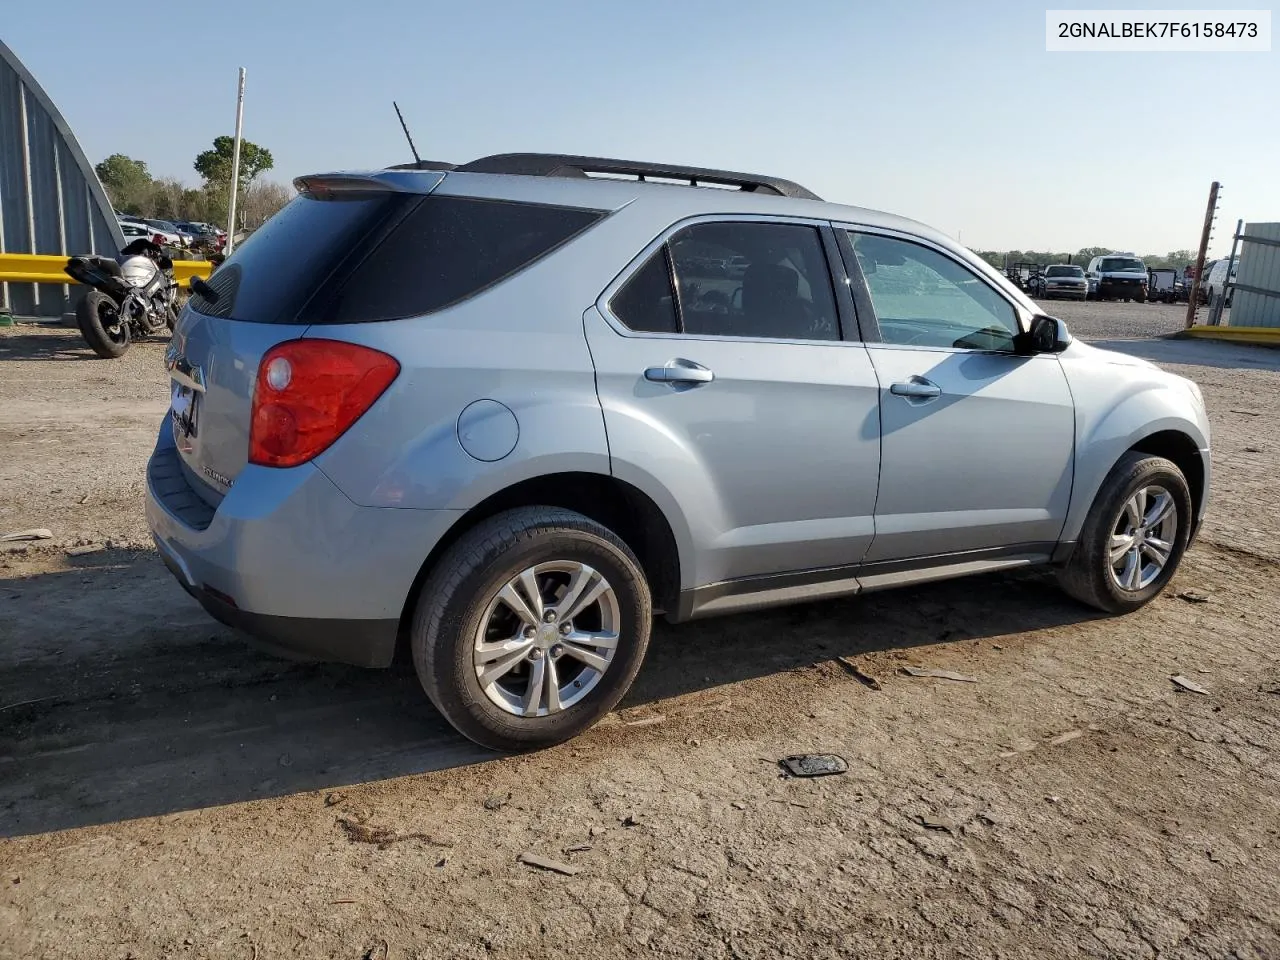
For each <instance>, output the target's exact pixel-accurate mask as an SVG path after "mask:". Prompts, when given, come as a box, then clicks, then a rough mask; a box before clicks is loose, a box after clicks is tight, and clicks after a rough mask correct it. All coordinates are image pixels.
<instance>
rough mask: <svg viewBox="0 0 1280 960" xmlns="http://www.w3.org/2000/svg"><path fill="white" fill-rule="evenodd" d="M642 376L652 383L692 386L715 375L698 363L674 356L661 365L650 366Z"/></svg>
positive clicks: (708, 380)
mask: <svg viewBox="0 0 1280 960" xmlns="http://www.w3.org/2000/svg"><path fill="white" fill-rule="evenodd" d="M644 378H645V379H646V380H651V381H652V382H654V383H679V384H685V385H686V386H693V385H695V384H699V383H710V382H711V381H712V380H714V379H715V378H716V375H715V374H714V373H712V372H711V370H710V369H708V368H707V367H704V366H703V365H702V364H700V363H694V362H693V361H692V360H685V359H683V358H681V357H676V358H675V359H674V360H668V361H667V362H666V364H665V365H663V366H661V367H650V368H649V369H648V370H646V371H645V372H644Z"/></svg>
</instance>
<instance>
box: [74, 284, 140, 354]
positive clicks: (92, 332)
mask: <svg viewBox="0 0 1280 960" xmlns="http://www.w3.org/2000/svg"><path fill="white" fill-rule="evenodd" d="M113 323H114V324H115V325H116V327H117V329H118V330H119V333H116V334H113V333H112V332H111V330H110V327H111V326H112V324H113ZM76 325H77V326H78V327H79V328H80V334H81V336H83V337H84V339H85V342H86V343H87V344H89V346H90V347H92V348H93V352H94V353H96V354H97V355H98V356H100V357H102V358H103V359H104V360H114V359H115V358H116V357H118V356H120V355H121V354H123V353H124V352H125V351H126V350H128V349H129V324H127V323H124V322H123V321H121V320H120V319H119V315H118V314H117V313H116V303H115V301H114V300H112V299H111V298H110V297H108V296H107V295H106V294H105V293H102V292H101V291H98V290H90V291H89V292H88V293H87V294H85V297H84V299H83V300H81V301H80V305H79V306H78V307H76Z"/></svg>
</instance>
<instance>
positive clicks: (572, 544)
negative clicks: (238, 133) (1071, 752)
mask: <svg viewBox="0 0 1280 960" xmlns="http://www.w3.org/2000/svg"><path fill="white" fill-rule="evenodd" d="M598 173H604V174H610V175H611V176H610V177H608V178H600V177H593V176H590V174H598ZM509 174H520V175H518V176H513V175H509ZM565 174H570V175H569V176H566V175H565ZM572 174H576V176H573V175H572ZM623 175H632V176H643V177H646V178H650V179H652V178H655V177H662V178H667V179H677V180H683V181H685V182H686V183H712V184H718V185H721V186H730V187H732V186H737V187H740V188H742V189H739V190H736V191H731V190H727V189H711V188H706V187H702V186H695V185H690V186H682V185H679V184H671V183H653V182H640V181H637V180H623V179H619V177H621V176H623ZM295 183H296V186H297V187H298V190H299V196H298V197H297V198H295V199H294V200H292V201H291V202H290V203H289V205H288V206H286V207H285V208H284V209H283V210H282V211H281V212H280V213H278V214H276V216H274V217H273V218H272V219H271V220H269V221H268V222H267V223H266V224H265V225H264V226H262V227H261V228H260V229H259V230H258V231H256V233H255V235H254V237H253V239H252V241H251V242H248V243H246V244H244V245H243V246H240V247H237V248H235V252H234V253H233V254H232V256H230V257H228V258H227V260H226V262H225V263H224V264H222V265H221V266H220V267H218V269H217V270H216V271H215V272H214V273H213V274H212V276H211V277H210V278H209V280H208V282H200V281H196V282H194V283H193V287H194V289H193V292H192V295H191V298H190V300H189V302H188V304H187V306H186V307H185V308H184V310H183V312H182V315H181V318H180V321H179V323H178V326H177V329H176V331H175V333H174V336H173V340H172V343H171V345H170V347H169V352H168V353H167V355H166V365H167V367H168V369H169V372H170V375H171V377H172V384H171V387H172V407H171V416H170V417H169V418H167V420H166V422H165V423H164V425H163V426H162V427H161V429H160V433H159V436H158V438H157V443H156V447H155V450H154V453H153V454H152V456H151V459H150V462H149V464H148V467H147V496H146V513H147V518H148V522H149V525H150V528H151V530H152V532H153V534H154V537H155V541H156V543H157V545H158V548H159V551H160V554H161V556H162V557H163V558H164V560H165V562H166V564H167V565H168V566H169V568H170V570H171V571H172V572H173V574H174V576H175V577H176V578H177V580H178V581H179V582H180V583H181V584H182V586H183V587H184V588H185V589H186V590H187V591H189V592H190V593H191V594H192V595H193V596H195V597H196V598H197V599H198V600H199V601H200V603H201V604H203V605H204V607H205V609H206V610H208V611H209V612H210V613H211V614H212V615H213V616H214V617H216V618H217V619H219V620H221V621H222V622H224V623H227V624H231V625H233V626H236V627H240V628H243V629H245V630H247V631H249V632H250V633H253V634H255V635H257V636H259V637H260V638H263V639H264V640H267V641H268V642H270V643H272V644H274V645H276V646H278V647H285V648H289V649H292V650H294V651H299V652H302V653H305V654H307V655H310V656H313V657H319V658H322V659H330V660H339V661H346V662H349V663H355V664H361V665H364V666H374V667H385V666H387V665H389V664H390V663H391V662H392V659H393V656H394V654H395V652H396V650H397V646H398V644H399V643H401V642H403V643H404V644H405V645H406V647H407V650H408V652H410V653H411V655H412V658H413V662H414V664H415V667H416V670H417V672H418V676H419V678H420V679H421V682H422V685H423V687H424V688H425V690H426V692H427V694H428V696H429V697H430V698H431V700H432V701H433V702H434V703H435V704H436V706H437V707H438V708H439V709H440V711H441V712H442V713H443V714H444V716H445V717H447V718H448V719H449V720H450V721H451V722H452V723H453V724H454V725H455V726H456V727H457V728H458V729H459V730H460V731H461V732H462V733H464V734H465V735H466V736H468V737H470V738H471V739H473V740H475V741H477V742H479V743H481V744H485V745H487V746H489V747H493V748H498V749H528V748H533V747H539V746H544V745H547V744H552V743H557V742H560V741H563V740H566V739H568V738H570V737H572V736H574V735H576V734H577V733H579V732H581V731H583V730H585V729H586V728H587V727H589V726H591V725H592V724H593V723H595V722H596V721H597V720H599V719H600V718H601V717H602V716H604V715H605V714H606V713H607V712H608V711H609V710H611V709H613V707H614V706H615V705H616V704H617V703H618V701H619V699H620V698H621V697H622V696H623V695H624V693H625V692H626V691H627V688H628V687H629V686H630V685H631V682H632V680H633V678H634V677H635V676H636V672H637V671H638V670H639V668H640V664H641V661H642V659H643V658H644V655H645V650H646V647H647V645H648V642H649V634H650V626H651V621H652V617H653V615H654V614H655V612H661V613H662V614H663V615H665V616H666V617H667V618H668V619H669V620H671V621H674V622H681V621H686V620H690V619H693V618H697V617H703V616H710V615H713V614H724V613H730V612H737V611H744V610H753V609H757V608H760V607H767V606H771V605H775V604H783V603H793V602H797V601H801V600H813V599H819V598H829V597H836V596H843V595H849V594H856V593H859V592H864V591H870V590H876V589H882V588H886V587H891V586H901V585H905V584H912V583H921V582H925V581H932V580H939V579H943V578H947V577H955V576H961V575H964V574H969V573H978V572H983V571H994V570H1009V569H1015V568H1023V567H1031V566H1035V565H1041V566H1046V567H1048V568H1050V569H1052V570H1054V571H1055V572H1056V575H1057V577H1058V580H1059V582H1060V583H1061V584H1062V586H1063V587H1064V588H1065V590H1066V591H1067V592H1068V593H1069V594H1070V595H1072V596H1073V597H1076V598H1078V599H1079V600H1081V601H1083V602H1085V603H1087V604H1090V605H1092V606H1094V607H1096V608H1099V609H1102V610H1104V611H1107V612H1110V613H1117V614H1118V613H1125V612H1128V611H1132V610H1136V609H1138V608H1139V607H1141V606H1142V605H1143V604H1145V603H1147V602H1148V601H1150V600H1151V599H1152V598H1153V597H1155V596H1156V595H1157V594H1159V593H1160V592H1161V591H1162V590H1163V589H1164V588H1165V586H1166V584H1168V582H1169V580H1170V578H1171V577H1172V576H1173V574H1174V571H1175V570H1176V569H1177V567H1178V563H1179V561H1180V560H1181V558H1182V556H1183V553H1184V551H1185V550H1186V549H1187V546H1188V544H1189V543H1190V542H1191V541H1192V538H1193V537H1194V536H1195V534H1196V531H1197V529H1198V528H1199V526H1200V523H1201V520H1202V518H1203V516H1204V511H1205V506H1206V503H1207V499H1208V490H1209V476H1210V459H1209V422H1208V418H1207V416H1206V414H1205V409H1204V403H1203V400H1202V398H1201V395H1200V391H1199V389H1198V388H1197V387H1196V385H1195V384H1194V383H1193V382H1191V381H1190V380H1186V379H1184V378H1182V377H1179V376H1175V375H1173V374H1171V373H1166V372H1164V371H1162V370H1160V369H1159V368H1157V367H1156V366H1155V365H1153V364H1151V363H1149V362H1147V361H1144V360H1140V359H1136V358H1133V357H1129V356H1124V355H1121V354H1117V353H1111V352H1107V351H1104V350H1100V349H1097V348H1094V347H1091V346H1088V345H1086V344H1084V343H1081V342H1078V341H1074V340H1073V339H1072V338H1071V336H1070V334H1069V333H1068V331H1067V328H1066V326H1065V324H1063V323H1062V322H1061V321H1060V320H1056V319H1053V318H1051V317H1048V316H1045V315H1044V314H1042V313H1041V312H1040V310H1039V308H1038V307H1037V306H1036V304H1035V303H1034V302H1033V301H1031V300H1030V299H1028V298H1027V297H1026V296H1025V295H1024V294H1023V293H1021V292H1020V291H1018V290H1017V289H1016V288H1014V287H1013V286H1012V285H1011V284H1010V283H1009V282H1008V281H1007V280H1006V279H1005V278H1004V277H1002V276H1001V275H1000V274H999V273H998V272H997V271H995V270H993V269H992V268H991V267H990V266H988V265H987V264H986V263H985V262H984V261H983V260H981V259H980V258H978V257H977V256H976V255H975V254H973V253H972V252H971V251H969V250H966V249H965V248H964V247H962V246H961V245H959V244H957V243H955V242H954V241H952V240H950V239H948V238H946V237H944V236H942V235H941V234H939V233H936V232H934V231H933V230H931V229H929V228H928V227H925V226H923V225H921V224H919V223H916V222H914V221H911V220H905V219H901V218H899V217H895V216H891V215H888V214H884V213H877V212H873V211H870V210H863V209H859V208H855V207H845V206H839V205H837V204H834V203H824V202H822V201H820V200H819V199H818V198H817V197H815V196H814V195H813V194H812V193H810V192H809V191H808V190H805V189H804V188H803V187H801V186H798V185H797V184H794V183H791V182H789V181H786V180H781V179H778V178H774V177H766V176H754V175H749V174H736V173H730V172H727V171H719V170H702V169H694V168H685V167H675V166H661V165H649V164H639V163H633V162H628V161H618V160H603V159H592V158H586V157H565V156H547V155H540V154H519V155H505V156H499V157H488V158H484V159H481V160H477V161H473V162H470V163H466V164H462V165H460V166H458V167H456V168H454V169H451V170H448V171H443V170H434V171H427V170H422V171H408V170H384V171H376V172H372V173H367V174H325V175H318V176H309V177H303V178H300V179H299V180H297V181H296V182H295ZM353 251H358V256H352V252H353ZM738 257H741V258H742V261H737V260H735V258H738ZM708 262H717V263H735V262H736V263H743V262H745V269H744V270H743V272H742V276H741V278H734V277H730V276H725V271H724V270H723V269H719V268H717V269H716V270H715V271H713V272H712V275H709V276H703V275H702V274H701V273H700V270H701V267H700V265H701V264H705V263H708ZM677 290H679V291H680V295H677ZM726 303H727V306H726ZM980 589H986V590H990V591H991V592H992V597H993V602H999V595H1000V593H1001V592H1002V591H1003V592H1007V591H1010V590H1018V589H1021V587H1020V585H1019V584H1018V583H1017V582H1012V581H1002V582H996V583H990V584H987V585H984V586H983V587H982V588H980ZM779 642H780V643H785V642H786V641H785V638H780V640H779Z"/></svg>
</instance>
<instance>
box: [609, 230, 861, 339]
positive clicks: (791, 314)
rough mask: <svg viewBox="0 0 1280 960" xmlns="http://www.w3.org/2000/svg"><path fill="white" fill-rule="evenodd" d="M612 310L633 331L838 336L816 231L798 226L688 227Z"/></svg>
mask: <svg viewBox="0 0 1280 960" xmlns="http://www.w3.org/2000/svg"><path fill="white" fill-rule="evenodd" d="M673 279H674V282H675V286H674V287H673V285H672V281H673ZM609 306H610V309H611V311H612V312H613V313H614V315H615V316H617V318H618V319H619V320H621V321H622V322H623V323H624V324H625V325H626V326H627V327H629V328H630V329H632V330H637V331H644V332H652V333H671V332H679V333H686V334H691V335H694V336H698V335H701V336H719V337H743V338H749V339H777V340H839V339H840V327H839V322H838V319H837V316H836V303H835V297H834V294H833V292H832V289H831V272H830V270H829V269H828V267H827V260H826V253H825V251H824V248H823V245H822V237H821V234H820V233H819V232H818V230H817V229H816V228H814V227H810V226H802V225H797V224H782V223H761V222H745V221H732V222H724V223H699V224H694V225H693V226H690V227H686V228H684V229H682V230H680V231H678V232H676V233H675V234H674V235H673V236H672V237H671V239H670V240H668V241H667V243H666V244H664V245H663V246H662V248H661V249H659V251H658V252H657V253H655V254H654V255H653V256H652V257H650V259H649V260H648V261H647V262H646V263H645V265H644V266H643V267H641V269H640V270H638V271H637V272H636V273H635V274H633V275H632V276H631V278H630V279H629V280H628V281H627V283H626V285H625V286H623V287H622V289H621V290H619V291H618V292H617V293H616V294H615V295H614V297H613V299H612V300H611V301H610V304H609Z"/></svg>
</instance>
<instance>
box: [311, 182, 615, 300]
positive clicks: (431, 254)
mask: <svg viewBox="0 0 1280 960" xmlns="http://www.w3.org/2000/svg"><path fill="white" fill-rule="evenodd" d="M602 216H603V213H602V212H601V211H598V210H583V209H580V208H576V207H554V206H546V205H543V204H534V203H513V202H510V201H505V200H477V199H471V198H465V197H426V198H425V199H423V200H422V201H421V202H420V203H419V204H418V206H417V207H415V208H414V209H413V210H412V211H411V212H410V213H409V214H408V215H407V216H406V217H404V219H402V220H401V221H400V222H399V223H397V224H396V225H395V226H394V227H392V228H391V229H390V231H389V232H388V233H387V234H386V236H385V237H383V238H382V239H381V241H380V242H379V243H378V244H377V246H376V247H375V248H374V249H373V250H372V251H371V252H370V253H369V254H368V256H366V257H365V258H364V259H362V260H360V261H359V262H358V263H356V264H355V265H354V267H353V268H352V269H351V270H350V272H349V273H347V274H346V275H345V276H340V277H335V283H334V287H335V288H336V289H333V290H332V291H331V292H329V293H328V294H327V295H323V294H322V295H321V296H319V297H317V299H316V301H315V302H314V303H313V304H312V305H310V306H308V308H307V310H306V314H307V317H306V318H305V320H306V322H315V323H324V322H328V323H362V322H365V321H372V320H395V319H399V318H402V317H413V316H420V315H422V314H425V313H431V312H432V311H435V310H441V309H443V308H444V307H447V306H449V305H451V304H454V303H457V302H458V301H460V300H464V299H466V298H467V297H470V296H473V295H474V294H476V293H479V292H480V291H482V290H484V289H485V288H487V287H490V286H492V285H493V284H495V283H498V282H499V281H500V280H503V279H505V278H507V277H509V276H511V275H512V274H514V273H516V272H517V271H519V270H522V269H524V268H525V267H527V266H529V265H530V264H532V263H533V262H534V261H535V260H537V259H539V258H540V257H542V256H544V255H546V254H547V253H549V252H551V251H552V250H554V249H555V248H556V247H558V246H560V245H561V244H563V243H565V242H566V241H568V240H570V239H572V238H573V237H575V236H577V235H578V234H579V233H581V232H582V231H583V230H585V229H587V227H589V226H591V225H592V224H593V223H595V222H596V221H597V220H599V219H600V218H601V217H602Z"/></svg>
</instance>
